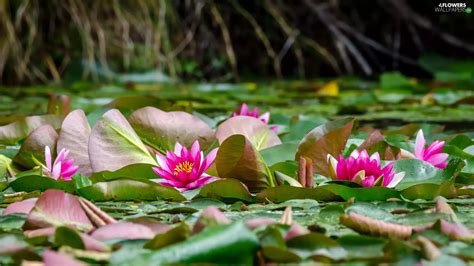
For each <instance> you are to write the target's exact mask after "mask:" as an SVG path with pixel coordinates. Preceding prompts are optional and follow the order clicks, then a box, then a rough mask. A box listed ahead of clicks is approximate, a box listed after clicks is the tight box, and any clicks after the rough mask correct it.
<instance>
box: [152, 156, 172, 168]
mask: <svg viewBox="0 0 474 266" xmlns="http://www.w3.org/2000/svg"><path fill="white" fill-rule="evenodd" d="M156 161H157V162H158V165H159V166H160V167H161V168H162V169H164V170H165V171H167V172H171V170H170V169H169V167H168V164H167V163H166V157H165V156H164V155H163V154H161V153H157V154H156Z"/></svg>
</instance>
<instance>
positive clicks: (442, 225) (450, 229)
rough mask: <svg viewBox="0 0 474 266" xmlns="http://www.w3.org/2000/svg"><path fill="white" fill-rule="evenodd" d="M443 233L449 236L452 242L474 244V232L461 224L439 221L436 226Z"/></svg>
mask: <svg viewBox="0 0 474 266" xmlns="http://www.w3.org/2000/svg"><path fill="white" fill-rule="evenodd" d="M434 228H435V229H438V230H439V231H440V232H441V233H443V234H445V235H447V236H448V237H449V238H450V239H452V240H461V241H466V242H468V243H474V232H473V231H472V230H470V229H469V228H467V227H466V226H464V225H463V224H461V223H450V222H447V221H445V220H439V221H438V222H437V223H436V224H435V225H434Z"/></svg>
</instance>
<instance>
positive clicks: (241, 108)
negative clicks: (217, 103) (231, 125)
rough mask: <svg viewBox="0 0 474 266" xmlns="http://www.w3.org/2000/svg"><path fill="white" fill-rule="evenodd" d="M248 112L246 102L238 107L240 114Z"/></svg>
mask: <svg viewBox="0 0 474 266" xmlns="http://www.w3.org/2000/svg"><path fill="white" fill-rule="evenodd" d="M248 113H249V107H248V106H247V104H246V103H243V104H242V106H241V107H240V115H248Z"/></svg>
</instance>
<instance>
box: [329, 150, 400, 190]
mask: <svg viewBox="0 0 474 266" xmlns="http://www.w3.org/2000/svg"><path fill="white" fill-rule="evenodd" d="M328 164H329V173H330V175H331V177H332V178H333V179H336V180H346V181H352V182H355V183H358V184H361V185H362V186H364V187H373V186H377V185H378V186H382V187H389V188H393V187H395V186H396V185H398V183H400V181H401V180H402V179H403V177H404V176H405V172H401V173H397V174H396V173H395V171H394V170H393V163H389V164H387V165H386V166H385V167H383V168H382V166H381V165H380V155H379V153H378V152H376V153H374V154H372V156H370V157H369V154H368V153H367V151H366V150H363V151H361V152H359V151H357V150H354V151H353V152H352V153H351V155H350V156H349V158H347V159H344V157H343V156H342V155H339V158H338V159H337V160H336V159H335V158H334V157H332V156H331V155H330V154H328Z"/></svg>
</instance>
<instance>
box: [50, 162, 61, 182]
mask: <svg viewBox="0 0 474 266" xmlns="http://www.w3.org/2000/svg"><path fill="white" fill-rule="evenodd" d="M51 175H52V176H53V178H54V179H56V180H57V179H58V178H59V177H60V176H61V163H57V164H55V165H54V166H53V171H52V172H51Z"/></svg>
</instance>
